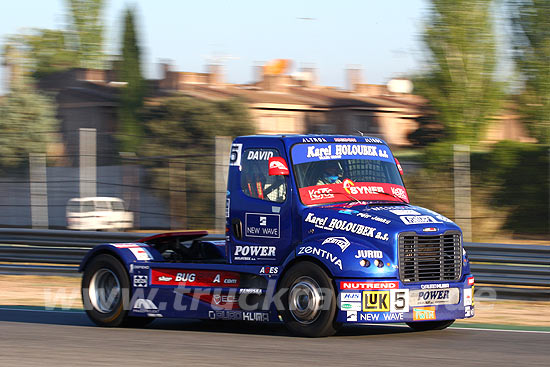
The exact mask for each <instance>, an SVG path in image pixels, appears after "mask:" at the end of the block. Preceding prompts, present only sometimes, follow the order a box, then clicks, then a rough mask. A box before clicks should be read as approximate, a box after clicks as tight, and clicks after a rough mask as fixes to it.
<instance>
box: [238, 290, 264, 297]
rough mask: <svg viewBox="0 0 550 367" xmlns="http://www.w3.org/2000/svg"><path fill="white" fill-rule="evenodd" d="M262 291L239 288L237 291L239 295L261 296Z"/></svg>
mask: <svg viewBox="0 0 550 367" xmlns="http://www.w3.org/2000/svg"><path fill="white" fill-rule="evenodd" d="M262 293H263V290H261V289H260V288H241V289H239V294H258V295H259V294H262Z"/></svg>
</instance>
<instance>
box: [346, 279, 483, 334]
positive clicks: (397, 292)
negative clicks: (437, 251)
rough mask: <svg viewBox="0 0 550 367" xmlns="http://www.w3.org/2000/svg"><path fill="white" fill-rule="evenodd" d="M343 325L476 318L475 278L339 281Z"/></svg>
mask: <svg viewBox="0 0 550 367" xmlns="http://www.w3.org/2000/svg"><path fill="white" fill-rule="evenodd" d="M336 286H337V287H338V298H337V300H338V301H337V303H338V315H337V321H338V322H342V323H396V322H423V321H443V320H456V319H464V318H469V317H473V316H474V314H475V311H474V296H473V295H474V279H473V276H471V275H468V276H466V277H465V278H464V281H462V282H433V283H415V284H403V283H402V282H401V281H398V280H395V279H376V280H373V279H368V280H366V279H337V280H336Z"/></svg>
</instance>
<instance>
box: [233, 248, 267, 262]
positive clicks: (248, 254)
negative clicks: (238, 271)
mask: <svg viewBox="0 0 550 367" xmlns="http://www.w3.org/2000/svg"><path fill="white" fill-rule="evenodd" d="M276 249H277V248H276V247H275V246H254V245H249V246H241V245H237V246H235V253H234V255H235V257H234V259H235V260H256V259H260V258H261V259H263V260H266V259H275V256H276Z"/></svg>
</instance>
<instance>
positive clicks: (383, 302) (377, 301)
mask: <svg viewBox="0 0 550 367" xmlns="http://www.w3.org/2000/svg"><path fill="white" fill-rule="evenodd" d="M389 301H390V292H389V291H365V292H363V311H364V312H388V311H389V310H390V303H389Z"/></svg>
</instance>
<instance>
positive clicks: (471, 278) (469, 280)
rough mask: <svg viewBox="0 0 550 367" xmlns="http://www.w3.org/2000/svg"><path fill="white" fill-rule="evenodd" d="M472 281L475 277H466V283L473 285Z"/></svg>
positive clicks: (473, 281)
mask: <svg viewBox="0 0 550 367" xmlns="http://www.w3.org/2000/svg"><path fill="white" fill-rule="evenodd" d="M474 283H475V278H474V277H470V278H468V285H474Z"/></svg>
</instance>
